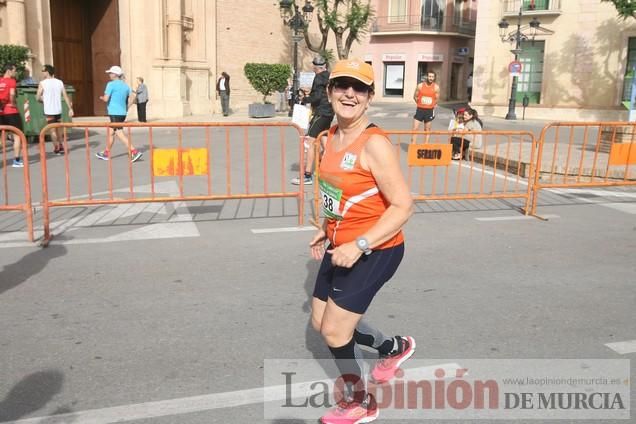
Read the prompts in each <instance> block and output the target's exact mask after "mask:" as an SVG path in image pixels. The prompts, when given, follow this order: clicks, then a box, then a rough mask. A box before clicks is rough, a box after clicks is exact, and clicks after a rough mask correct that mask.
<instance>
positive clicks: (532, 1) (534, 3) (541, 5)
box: [523, 0, 550, 10]
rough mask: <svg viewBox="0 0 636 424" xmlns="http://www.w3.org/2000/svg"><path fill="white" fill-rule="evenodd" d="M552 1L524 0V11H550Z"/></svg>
mask: <svg viewBox="0 0 636 424" xmlns="http://www.w3.org/2000/svg"><path fill="white" fill-rule="evenodd" d="M549 6H550V0H523V10H548V9H549Z"/></svg>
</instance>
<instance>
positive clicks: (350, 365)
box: [329, 338, 366, 403]
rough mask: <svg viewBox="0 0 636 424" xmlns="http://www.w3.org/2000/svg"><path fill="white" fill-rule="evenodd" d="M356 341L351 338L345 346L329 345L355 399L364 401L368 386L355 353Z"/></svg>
mask: <svg viewBox="0 0 636 424" xmlns="http://www.w3.org/2000/svg"><path fill="white" fill-rule="evenodd" d="M355 347H356V341H355V339H354V338H352V339H351V340H349V343H347V344H346V345H344V346H340V347H331V346H330V347H329V350H330V351H331V354H332V355H333V357H334V358H335V360H336V366H337V367H338V371H340V375H341V376H342V378H343V380H345V382H347V383H349V384H346V386H348V387H349V388H350V389H349V390H350V392H351V394H352V396H353V400H354V401H356V402H360V403H362V402H363V401H364V399H365V398H366V388H365V383H364V380H363V376H362V369H361V367H360V364H359V363H358V361H357V358H356V353H355Z"/></svg>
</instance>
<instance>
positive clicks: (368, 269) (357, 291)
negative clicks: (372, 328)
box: [313, 243, 404, 314]
mask: <svg viewBox="0 0 636 424" xmlns="http://www.w3.org/2000/svg"><path fill="white" fill-rule="evenodd" d="M403 256H404V243H402V244H399V245H397V246H394V247H390V248H388V249H382V250H374V251H373V252H372V253H371V254H370V255H364V254H363V255H362V256H360V259H358V262H356V263H355V264H354V265H353V267H351V268H342V267H338V266H334V265H332V264H331V255H330V254H329V253H325V256H324V258H323V259H322V263H321V264H320V269H319V270H318V276H317V277H316V285H315V287H314V294H313V296H314V297H316V298H318V299H320V300H322V301H324V302H326V301H327V298H328V297H330V298H331V299H333V301H334V302H335V303H336V305H338V306H340V307H341V308H343V309H346V310H347V311H350V312H354V313H356V314H364V313H365V312H366V311H367V308H368V307H369V305H370V304H371V301H372V300H373V298H374V297H375V294H376V293H377V292H378V291H379V290H380V289H381V288H382V286H383V285H384V283H386V282H387V281H389V279H391V277H393V274H395V271H396V270H397V269H398V266H399V265H400V262H402V257H403Z"/></svg>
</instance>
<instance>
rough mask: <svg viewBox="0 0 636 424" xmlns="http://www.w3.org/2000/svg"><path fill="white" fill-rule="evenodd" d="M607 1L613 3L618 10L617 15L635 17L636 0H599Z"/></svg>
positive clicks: (625, 17) (624, 17)
mask: <svg viewBox="0 0 636 424" xmlns="http://www.w3.org/2000/svg"><path fill="white" fill-rule="evenodd" d="M601 1H603V2H607V3H613V4H614V7H616V10H618V16H620V17H621V18H623V19H627V18H634V19H636V1H634V0H601Z"/></svg>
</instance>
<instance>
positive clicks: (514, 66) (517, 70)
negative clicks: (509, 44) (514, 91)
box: [508, 60, 522, 77]
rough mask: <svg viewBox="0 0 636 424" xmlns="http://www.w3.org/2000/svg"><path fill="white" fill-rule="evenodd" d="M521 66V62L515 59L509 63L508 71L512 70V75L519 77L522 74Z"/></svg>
mask: <svg viewBox="0 0 636 424" xmlns="http://www.w3.org/2000/svg"><path fill="white" fill-rule="evenodd" d="M521 68H522V66H521V62H519V61H516V60H513V61H512V62H510V64H509V65H508V72H510V75H512V76H513V77H515V76H516V77H518V76H519V75H520V74H521Z"/></svg>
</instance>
